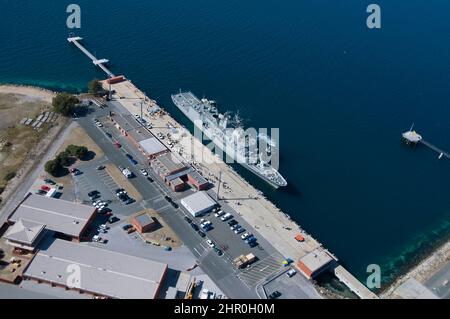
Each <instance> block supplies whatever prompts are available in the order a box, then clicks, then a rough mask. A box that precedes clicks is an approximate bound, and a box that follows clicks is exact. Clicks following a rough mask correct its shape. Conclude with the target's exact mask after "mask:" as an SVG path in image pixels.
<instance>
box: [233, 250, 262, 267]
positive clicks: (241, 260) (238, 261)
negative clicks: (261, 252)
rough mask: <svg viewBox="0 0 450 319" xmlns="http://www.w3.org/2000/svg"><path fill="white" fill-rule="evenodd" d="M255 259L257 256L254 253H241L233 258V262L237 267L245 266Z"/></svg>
mask: <svg viewBox="0 0 450 319" xmlns="http://www.w3.org/2000/svg"><path fill="white" fill-rule="evenodd" d="M255 259H256V256H255V255H253V254H252V253H250V254H247V255H240V256H239V257H237V258H235V259H234V260H233V264H234V266H235V267H236V268H244V267H245V266H247V265H250V264H251V263H252V262H254V261H255Z"/></svg>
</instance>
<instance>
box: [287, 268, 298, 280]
mask: <svg viewBox="0 0 450 319" xmlns="http://www.w3.org/2000/svg"><path fill="white" fill-rule="evenodd" d="M296 273H297V271H296V270H295V269H293V268H291V269H289V270H288V272H287V273H286V276H288V277H289V278H291V277H292V276H294V275H295V274H296Z"/></svg>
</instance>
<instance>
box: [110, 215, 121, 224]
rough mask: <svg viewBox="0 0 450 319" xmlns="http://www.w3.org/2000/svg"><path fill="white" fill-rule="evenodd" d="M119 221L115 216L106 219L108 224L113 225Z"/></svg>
mask: <svg viewBox="0 0 450 319" xmlns="http://www.w3.org/2000/svg"><path fill="white" fill-rule="evenodd" d="M119 220H120V218H118V217H116V216H111V217H110V218H108V223H110V224H114V223H115V222H118V221H119Z"/></svg>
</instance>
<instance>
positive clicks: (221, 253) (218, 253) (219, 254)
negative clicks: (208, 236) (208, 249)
mask: <svg viewBox="0 0 450 319" xmlns="http://www.w3.org/2000/svg"><path fill="white" fill-rule="evenodd" d="M214 251H215V252H216V254H217V255H218V256H222V255H223V252H222V251H221V250H220V249H219V248H217V247H215V248H214Z"/></svg>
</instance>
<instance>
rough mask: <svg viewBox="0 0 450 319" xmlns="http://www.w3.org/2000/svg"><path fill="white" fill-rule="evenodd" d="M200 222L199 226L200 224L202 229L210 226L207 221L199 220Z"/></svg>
mask: <svg viewBox="0 0 450 319" xmlns="http://www.w3.org/2000/svg"><path fill="white" fill-rule="evenodd" d="M200 221H201V224H200V227H201V228H204V227H206V226H208V225H211V224H212V223H211V222H210V221H209V220H203V221H202V220H200Z"/></svg>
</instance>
